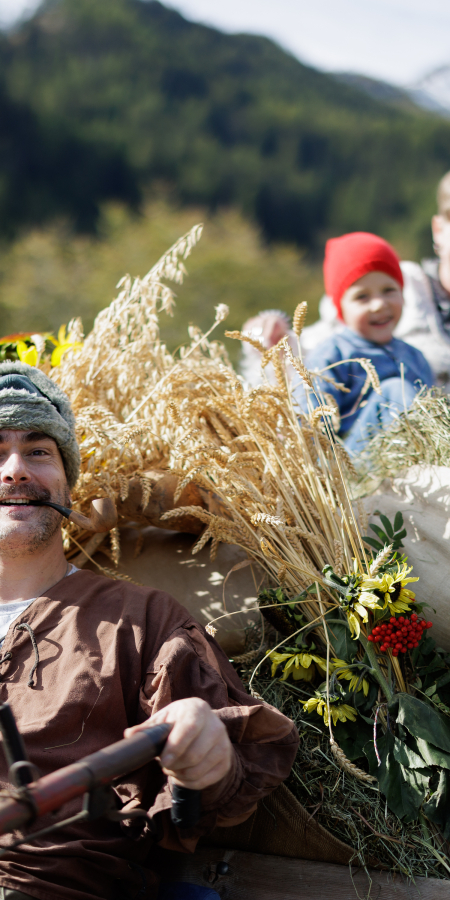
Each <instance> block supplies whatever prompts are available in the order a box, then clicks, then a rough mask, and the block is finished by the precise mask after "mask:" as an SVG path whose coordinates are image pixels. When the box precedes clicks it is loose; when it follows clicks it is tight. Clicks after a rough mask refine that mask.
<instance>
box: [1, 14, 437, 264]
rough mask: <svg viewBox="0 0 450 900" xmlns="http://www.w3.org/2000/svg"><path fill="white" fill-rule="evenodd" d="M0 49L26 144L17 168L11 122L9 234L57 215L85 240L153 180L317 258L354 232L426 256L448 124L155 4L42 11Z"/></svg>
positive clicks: (5, 163)
mask: <svg viewBox="0 0 450 900" xmlns="http://www.w3.org/2000/svg"><path fill="white" fill-rule="evenodd" d="M1 43H2V46H1V50H2V53H1V60H2V61H1V64H0V75H1V76H2V80H3V86H4V87H3V90H4V94H5V102H6V103H7V104H9V105H10V107H11V108H14V110H23V111H24V115H25V116H26V117H28V120H29V122H30V124H29V131H28V132H26V134H28V133H29V134H30V135H31V138H30V139H29V140H27V145H26V147H25V149H22V152H24V153H26V154H27V155H28V159H29V163H27V164H25V165H22V163H21V156H20V154H19V155H17V153H16V152H15V149H14V148H16V147H23V142H22V141H21V134H22V132H21V126H20V123H17V122H15V121H13V120H12V119H11V120H10V123H9V130H10V134H11V148H12V149H11V150H10V151H8V153H7V155H6V156H1V154H0V175H1V177H0V209H3V210H4V211H5V212H6V213H7V228H8V229H9V230H10V229H11V228H13V226H17V225H18V224H19V222H20V221H22V222H30V221H36V220H37V218H38V217H39V216H41V218H46V217H48V216H51V215H54V214H55V212H62V211H66V212H67V213H68V214H69V215H70V216H71V217H72V219H73V220H74V221H75V223H76V224H77V225H78V226H79V227H92V224H93V222H94V221H95V218H96V215H97V211H98V200H99V198H101V197H105V196H120V197H123V198H124V199H127V200H128V201H129V202H131V203H135V202H136V198H137V196H138V194H139V192H140V191H143V190H148V188H149V186H151V185H155V183H157V182H161V181H162V182H164V183H165V184H167V185H170V186H171V187H172V188H173V190H174V196H175V197H176V198H177V199H178V200H180V201H181V202H182V203H184V204H201V205H205V206H207V207H208V208H210V209H216V208H218V207H223V206H229V205H237V206H238V207H240V209H241V210H242V211H243V212H244V213H245V214H246V215H247V216H251V217H252V218H253V219H254V220H256V221H257V223H258V225H259V227H260V228H261V230H262V232H263V234H264V235H265V236H266V237H267V238H268V239H270V240H282V241H287V242H294V243H296V244H298V245H301V246H307V247H310V248H312V249H313V250H314V249H318V250H319V249H320V250H321V248H322V246H323V240H324V237H326V236H327V235H328V234H337V233H340V232H343V231H346V230H355V229H362V230H372V231H376V232H380V233H383V234H384V235H385V236H386V237H388V238H391V239H394V240H396V242H397V247H398V249H399V251H400V252H401V253H403V254H405V253H407V254H416V253H418V252H423V251H425V252H429V251H430V250H431V243H430V238H429V236H428V233H429V226H428V221H429V217H430V214H431V213H432V212H433V197H434V191H435V185H436V182H437V180H438V179H439V178H440V177H441V176H442V174H443V173H444V172H445V171H446V170H447V169H448V168H450V149H449V148H450V141H449V137H450V123H449V122H447V121H446V120H443V119H439V118H437V117H435V116H433V115H431V114H428V113H425V112H422V111H419V110H414V109H413V108H412V109H411V110H407V109H404V110H402V109H400V108H394V107H393V106H391V105H389V104H384V103H381V102H377V101H375V100H373V99H371V98H369V97H368V96H367V95H366V94H364V93H362V92H361V91H359V90H357V89H355V88H353V87H351V86H348V85H345V84H343V83H341V82H339V81H337V80H336V79H335V78H333V77H332V76H329V75H326V74H324V73H321V72H318V71H316V70H314V69H312V68H309V67H307V66H304V65H302V64H301V63H300V62H298V61H297V60H296V59H294V58H293V57H292V56H290V55H289V54H287V53H286V52H284V51H283V50H282V49H281V48H280V47H278V46H276V45H275V44H274V43H272V42H271V41H270V40H267V39H265V38H261V37H256V36H249V35H226V34H222V33H220V32H218V31H216V30H214V29H212V28H207V27H205V26H201V25H197V24H194V23H191V22H187V21H186V20H185V19H184V18H183V17H182V16H181V15H179V14H178V13H177V12H175V11H174V10H170V9H167V8H166V7H164V6H163V5H161V4H160V3H158V2H156V0H153V2H151V0H96V2H95V3H93V2H92V0H47V2H46V3H44V4H43V6H42V8H41V10H40V11H38V13H37V14H36V15H35V16H34V17H33V19H31V21H30V22H29V23H26V24H23V25H21V26H20V27H19V29H18V30H17V31H16V32H14V33H12V34H11V36H5V37H4V38H3V40H2V42H1ZM27 127H28V126H27ZM30 129H31V131H30ZM33 129H34V131H33ZM24 133H25V132H24ZM34 135H36V138H34ZM48 148H49V152H47V150H48ZM33 154H34V155H33ZM36 161H37V163H38V165H37V167H36V165H35V162H36ZM33 167H34V168H33ZM17 173H19V175H17ZM36 173H37V176H38V177H37V178H36V177H35V175H36ZM11 175H13V176H15V177H14V178H13V181H14V185H15V186H16V187H17V186H18V187H20V201H17V202H16V201H15V194H14V190H13V188H12V187H11V186H10V181H11ZM14 204H15V205H14ZM1 221H2V222H3V223H4V222H5V217H4V216H2V217H1Z"/></svg>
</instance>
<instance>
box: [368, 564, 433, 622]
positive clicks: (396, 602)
mask: <svg viewBox="0 0 450 900" xmlns="http://www.w3.org/2000/svg"><path fill="white" fill-rule="evenodd" d="M410 572H412V566H407V565H406V563H403V564H402V565H401V566H400V565H399V563H397V572H396V573H395V574H394V575H391V574H388V573H386V574H384V575H375V577H371V576H370V575H363V576H362V580H361V587H362V589H363V591H362V593H365V592H366V591H368V592H371V591H380V592H381V593H383V594H384V606H383V609H386V607H389V612H390V613H391V614H395V613H403V612H409V609H410V605H411V603H412V601H413V600H414V597H415V596H416V595H415V593H414V591H410V590H409V589H408V588H407V587H406V585H407V584H410V583H411V582H412V581H418V580H419V579H418V578H409V577H408V576H409V573H410ZM392 594H395V595H396V596H395V597H392ZM361 596H362V595H361ZM372 596H373V595H372ZM359 599H360V602H361V597H360V598H359Z"/></svg>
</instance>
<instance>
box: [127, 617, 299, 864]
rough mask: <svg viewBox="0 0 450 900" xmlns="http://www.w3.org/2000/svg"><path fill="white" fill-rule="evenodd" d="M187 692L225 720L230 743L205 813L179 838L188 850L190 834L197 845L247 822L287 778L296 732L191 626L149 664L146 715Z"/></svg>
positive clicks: (163, 800)
mask: <svg viewBox="0 0 450 900" xmlns="http://www.w3.org/2000/svg"><path fill="white" fill-rule="evenodd" d="M187 697H200V698H201V699H203V700H205V701H206V702H207V703H209V705H210V706H211V708H212V709H213V710H215V711H216V713H217V715H218V716H219V717H220V718H221V720H222V721H223V723H224V724H225V726H226V728H227V731H228V735H229V737H230V740H231V742H232V744H233V748H234V759H233V765H232V767H231V770H230V772H229V773H228V774H227V775H226V777H225V778H224V779H222V780H221V781H219V782H218V783H217V784H215V785H213V786H212V787H210V788H207V789H206V790H205V791H203V793H202V811H203V815H202V819H201V821H200V823H199V826H198V828H196V829H195V834H194V832H193V831H190V833H189V841H188V842H186V841H183V846H184V848H185V849H187V848H188V847H189V849H193V846H192V847H191V839H194V845H195V842H196V839H198V837H200V835H201V834H205V833H207V832H209V831H211V830H212V828H214V827H215V826H216V825H222V826H224V825H234V824H237V822H239V821H244V820H245V819H246V818H247V817H248V816H249V815H250V814H251V813H252V812H253V810H254V809H255V807H256V804H257V802H258V800H260V799H262V798H263V797H265V796H266V795H267V794H269V793H270V792H271V791H272V790H273V789H274V788H275V787H277V785H278V784H280V782H282V781H283V780H284V779H285V778H287V776H288V775H289V772H290V770H291V766H292V763H293V761H294V758H295V754H296V750H297V747H298V733H297V730H296V728H295V726H294V724H293V723H292V722H291V720H290V719H288V718H286V716H283V715H282V713H280V712H279V711H278V710H277V709H275V708H274V707H272V706H269V704H267V703H264V702H263V701H261V700H257V699H255V698H253V697H250V696H249V695H248V694H247V693H246V691H245V689H244V686H243V684H242V683H241V681H240V680H239V678H238V677H237V675H236V673H235V671H234V669H233V667H232V666H231V664H230V663H229V661H228V659H227V658H226V656H225V655H224V653H223V652H222V650H221V649H220V647H219V646H218V645H217V644H216V642H215V641H214V640H213V639H212V638H210V637H209V635H207V634H206V633H205V631H204V630H203V629H202V628H201V626H199V625H196V624H195V625H190V626H187V627H183V628H178V629H177V630H176V631H175V632H174V633H173V634H172V635H171V636H170V638H169V639H168V640H167V641H166V642H165V643H164V644H163V645H162V647H161V648H160V650H159V652H158V655H157V656H156V657H155V659H154V660H152V662H151V665H150V666H149V668H148V671H147V675H146V678H145V680H144V683H143V686H142V689H141V696H140V704H141V708H142V711H143V713H144V714H145V716H150V715H152V714H153V713H155V712H157V710H159V709H161V708H162V707H164V706H167V704H168V703H171V702H172V701H174V700H181V699H183V698H187ZM170 802H171V801H170V793H169V791H168V789H167V787H166V788H165V789H164V790H163V791H162V792H161V793H160V794H159V795H158V797H157V798H156V802H155V805H154V807H153V808H152V810H151V814H152V815H154V814H155V813H156V812H159V811H161V810H165V809H168V808H169V807H170ZM186 837H187V836H186ZM165 843H166V845H168V842H167V841H166V842H165ZM171 846H174V844H173V842H172V843H171ZM179 849H181V848H179Z"/></svg>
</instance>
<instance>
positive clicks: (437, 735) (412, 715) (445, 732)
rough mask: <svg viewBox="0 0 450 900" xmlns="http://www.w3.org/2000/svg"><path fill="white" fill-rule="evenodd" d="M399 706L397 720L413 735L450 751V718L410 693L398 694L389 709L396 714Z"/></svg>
mask: <svg viewBox="0 0 450 900" xmlns="http://www.w3.org/2000/svg"><path fill="white" fill-rule="evenodd" d="M397 706H398V713H397V722H399V723H400V724H401V725H404V726H405V728H407V729H408V731H409V733H410V734H412V736H413V737H415V738H416V739H417V738H421V739H422V740H424V741H426V742H427V743H429V742H430V741H432V742H433V746H435V747H439V748H440V749H441V750H445V751H446V752H448V753H450V719H448V718H446V716H443V715H442V713H440V712H438V710H436V709H433V707H431V706H429V705H428V704H427V703H424V701H423V700H418V698H417V697H411V695H410V694H396V695H395V697H394V699H393V701H392V703H390V704H389V711H390V712H391V713H392V714H395V711H396V707H397Z"/></svg>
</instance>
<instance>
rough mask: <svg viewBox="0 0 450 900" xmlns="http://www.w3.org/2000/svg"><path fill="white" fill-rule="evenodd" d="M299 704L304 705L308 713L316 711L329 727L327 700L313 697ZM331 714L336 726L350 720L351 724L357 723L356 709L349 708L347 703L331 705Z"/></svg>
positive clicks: (300, 701)
mask: <svg viewBox="0 0 450 900" xmlns="http://www.w3.org/2000/svg"><path fill="white" fill-rule="evenodd" d="M299 703H301V704H302V706H303V709H304V710H306V712H308V713H311V712H314V711H315V712H316V713H318V715H319V716H323V721H324V722H325V725H328V722H329V719H328V708H327V701H326V700H322V699H319V698H318V697H311V698H310V699H309V700H299ZM330 713H331V718H332V719H333V724H334V725H336V724H337V723H338V722H339V721H340V722H346V721H347V719H349V720H350V722H356V716H357V712H356V709H353V707H352V706H348V704H347V703H330Z"/></svg>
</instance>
